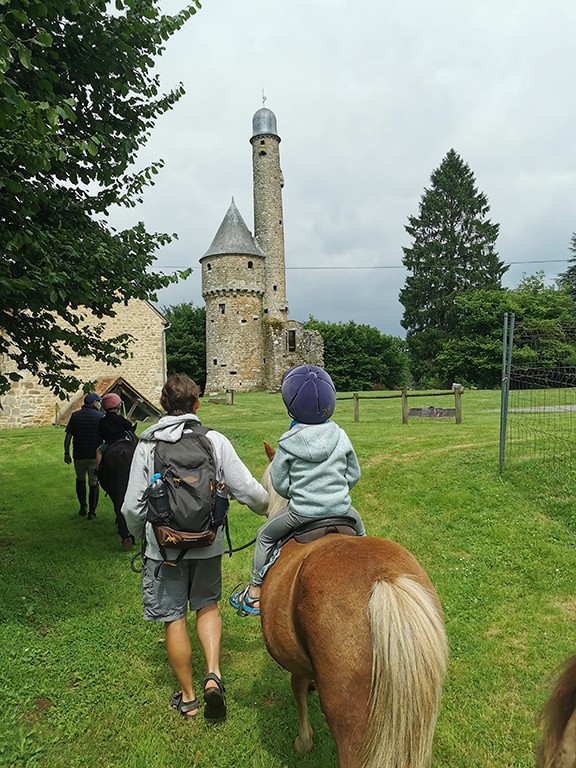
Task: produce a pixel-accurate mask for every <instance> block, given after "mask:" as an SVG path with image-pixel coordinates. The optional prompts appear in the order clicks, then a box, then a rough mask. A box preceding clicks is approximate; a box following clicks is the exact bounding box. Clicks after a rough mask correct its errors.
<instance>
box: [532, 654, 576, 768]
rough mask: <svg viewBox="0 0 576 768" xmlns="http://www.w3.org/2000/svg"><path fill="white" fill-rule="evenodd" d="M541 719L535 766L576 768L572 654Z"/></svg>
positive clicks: (575, 670)
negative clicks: (541, 734)
mask: <svg viewBox="0 0 576 768" xmlns="http://www.w3.org/2000/svg"><path fill="white" fill-rule="evenodd" d="M541 722H542V727H543V738H542V743H541V744H540V747H539V750H538V760H537V765H538V768H576V655H574V656H572V657H571V658H569V659H568V660H567V661H566V662H565V663H564V665H563V666H562V668H561V672H560V676H559V678H558V681H557V683H556V685H555V686H554V690H553V691H552V694H551V696H550V698H549V699H548V701H547V702H546V705H545V706H544V709H543V710H542V715H541Z"/></svg>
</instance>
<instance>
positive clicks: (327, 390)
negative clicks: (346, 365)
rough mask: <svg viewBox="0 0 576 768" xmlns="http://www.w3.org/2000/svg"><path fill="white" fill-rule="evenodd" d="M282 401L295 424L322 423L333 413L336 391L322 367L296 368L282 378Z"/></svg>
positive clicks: (290, 369)
mask: <svg viewBox="0 0 576 768" xmlns="http://www.w3.org/2000/svg"><path fill="white" fill-rule="evenodd" d="M282 399H283V400H284V404H285V406H286V408H288V413H289V414H290V416H292V418H293V419H296V421H301V422H302V423H303V424H323V423H324V422H325V421H328V419H329V418H330V416H332V414H333V413H334V408H335V406H336V388H335V387H334V384H333V383H332V379H331V378H330V376H328V374H327V373H326V371H325V370H324V369H323V368H318V366H316V365H297V366H295V367H294V368H289V369H288V370H287V371H286V373H285V374H284V376H283V377H282Z"/></svg>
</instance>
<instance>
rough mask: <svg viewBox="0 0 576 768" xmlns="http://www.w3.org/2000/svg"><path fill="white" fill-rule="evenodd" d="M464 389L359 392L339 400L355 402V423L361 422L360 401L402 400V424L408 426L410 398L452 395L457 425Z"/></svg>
mask: <svg viewBox="0 0 576 768" xmlns="http://www.w3.org/2000/svg"><path fill="white" fill-rule="evenodd" d="M463 391H464V387H462V386H461V385H460V384H455V385H454V387H453V389H451V390H450V391H449V392H408V390H407V389H403V390H402V392H399V393H397V394H393V395H360V394H358V392H354V394H353V395H345V396H344V397H337V398H336V399H337V400H353V401H354V421H360V400H391V399H398V398H402V424H408V398H409V397H446V396H447V395H452V396H453V397H454V411H455V419H456V424H462V392H463Z"/></svg>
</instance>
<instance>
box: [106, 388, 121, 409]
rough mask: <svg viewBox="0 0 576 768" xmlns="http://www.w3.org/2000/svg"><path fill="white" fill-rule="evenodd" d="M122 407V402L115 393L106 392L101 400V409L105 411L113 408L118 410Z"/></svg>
mask: <svg viewBox="0 0 576 768" xmlns="http://www.w3.org/2000/svg"><path fill="white" fill-rule="evenodd" d="M121 405H122V400H121V399H120V397H119V396H118V395H117V394H116V392H108V394H107V395H104V397H103V398H102V408H104V410H105V411H112V410H113V409H114V408H119V407H120V406H121Z"/></svg>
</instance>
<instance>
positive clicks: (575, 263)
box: [558, 232, 576, 301]
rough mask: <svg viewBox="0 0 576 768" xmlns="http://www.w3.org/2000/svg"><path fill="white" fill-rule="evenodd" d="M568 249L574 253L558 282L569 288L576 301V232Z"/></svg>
mask: <svg viewBox="0 0 576 768" xmlns="http://www.w3.org/2000/svg"><path fill="white" fill-rule="evenodd" d="M568 250H569V251H571V252H572V253H573V254H574V255H573V256H572V257H571V258H570V266H569V267H568V269H567V270H566V272H562V273H561V274H560V275H559V279H558V282H559V283H560V285H561V286H562V287H563V288H567V289H568V291H569V293H570V295H571V296H572V298H573V299H574V301H576V232H574V234H573V235H572V241H571V243H570V245H569V246H568Z"/></svg>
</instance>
